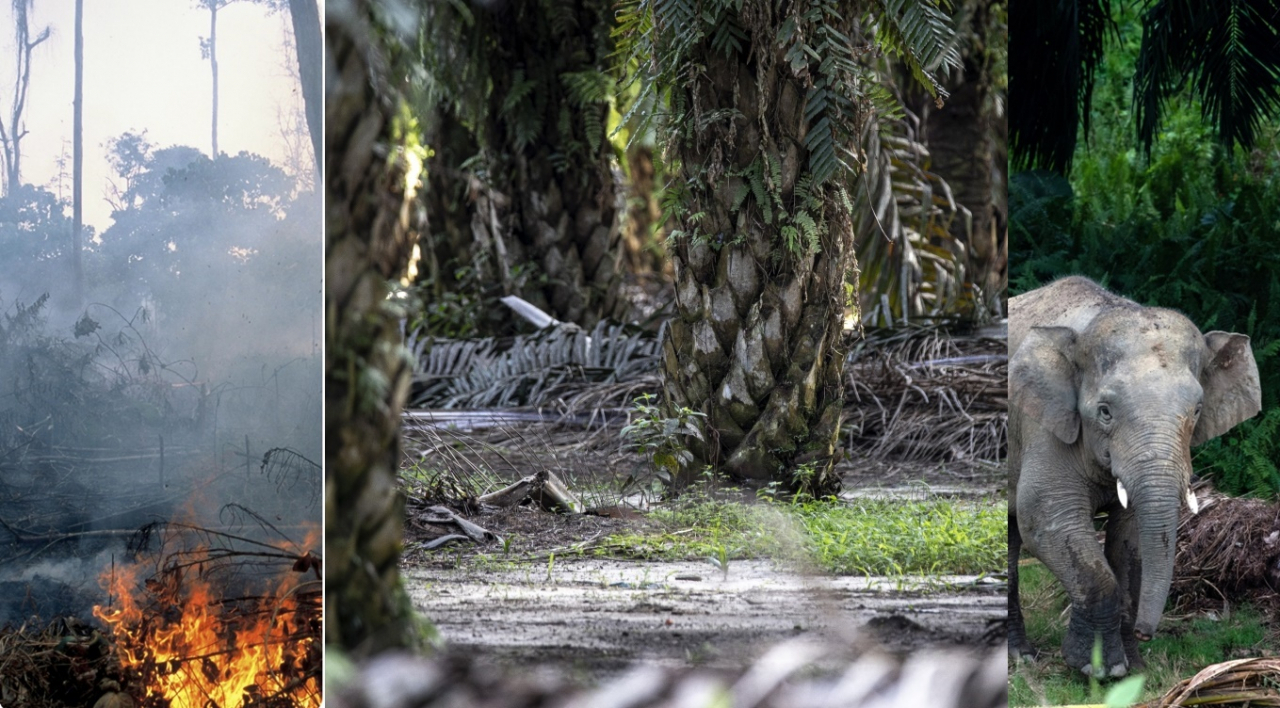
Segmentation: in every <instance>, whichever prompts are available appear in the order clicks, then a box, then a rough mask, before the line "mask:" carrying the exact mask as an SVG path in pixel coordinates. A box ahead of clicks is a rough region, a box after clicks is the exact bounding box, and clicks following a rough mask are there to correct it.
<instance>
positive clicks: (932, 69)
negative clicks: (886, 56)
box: [876, 0, 960, 98]
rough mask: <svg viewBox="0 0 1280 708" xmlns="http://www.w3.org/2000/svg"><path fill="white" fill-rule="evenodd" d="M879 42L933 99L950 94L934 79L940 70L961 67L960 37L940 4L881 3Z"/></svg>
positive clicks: (915, 1)
mask: <svg viewBox="0 0 1280 708" xmlns="http://www.w3.org/2000/svg"><path fill="white" fill-rule="evenodd" d="M880 7H881V13H880V17H879V18H878V19H879V20H880V22H879V24H878V25H877V27H876V30H877V35H876V39H877V41H878V42H879V44H880V45H881V46H882V47H884V48H885V50H886V51H887V52H888V53H890V54H891V55H896V56H898V57H901V58H902V62H903V64H905V65H906V66H907V68H908V69H909V70H910V71H911V75H912V76H914V77H915V79H916V81H919V82H920V84H921V85H923V86H925V87H927V88H928V89H929V92H930V94H931V95H933V96H940V97H942V98H946V96H947V92H946V90H945V89H944V88H943V87H942V84H941V83H939V82H938V80H937V79H936V78H935V74H936V73H937V72H940V71H943V72H945V71H948V70H950V69H954V68H957V67H959V66H960V38H959V36H958V34H957V32H956V30H955V27H954V26H953V25H952V22H951V18H949V17H947V15H946V13H944V12H943V11H942V10H941V9H940V8H938V6H937V5H935V4H934V3H932V2H927V1H924V2H922V1H921V0H880Z"/></svg>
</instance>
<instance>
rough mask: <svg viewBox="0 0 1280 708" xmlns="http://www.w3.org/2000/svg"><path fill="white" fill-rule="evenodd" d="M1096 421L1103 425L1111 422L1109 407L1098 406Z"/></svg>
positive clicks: (1100, 404) (1105, 405)
mask: <svg viewBox="0 0 1280 708" xmlns="http://www.w3.org/2000/svg"><path fill="white" fill-rule="evenodd" d="M1098 420H1100V421H1102V422H1103V423H1110V422H1111V406H1108V405H1107V404H1105V403H1099V404H1098Z"/></svg>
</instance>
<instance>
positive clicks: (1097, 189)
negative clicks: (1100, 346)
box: [1009, 17, 1280, 496]
mask: <svg viewBox="0 0 1280 708" xmlns="http://www.w3.org/2000/svg"><path fill="white" fill-rule="evenodd" d="M1130 19H1131V18H1130ZM1140 32H1141V30H1140V28H1139V27H1138V26H1137V24H1136V23H1135V22H1132V21H1126V20H1125V18H1123V17H1122V18H1121V22H1120V37H1119V40H1118V41H1117V42H1116V45H1117V46H1116V47H1115V50H1114V51H1109V52H1108V53H1107V54H1106V57H1105V61H1104V63H1103V65H1102V66H1101V67H1100V68H1099V74H1098V87H1097V90H1096V91H1095V94H1094V98H1093V107H1092V114H1091V119H1092V128H1091V130H1090V133H1089V135H1088V142H1087V143H1086V141H1085V140H1084V139H1082V140H1081V141H1080V143H1079V147H1078V148H1077V151H1076V155H1075V158H1074V164H1073V168H1072V171H1071V173H1070V176H1069V178H1063V177H1060V176H1057V175H1054V174H1052V173H1049V172H1043V171H1024V172H1019V173H1014V174H1013V176H1012V178H1011V184H1010V189H1009V203H1010V228H1011V232H1012V236H1011V238H1010V249H1011V251H1012V253H1011V255H1010V264H1011V273H1010V283H1009V284H1010V289H1011V290H1012V294H1015V295H1016V294H1018V293H1021V292H1026V291H1028V290H1031V289H1034V288H1036V287H1039V286H1040V285H1044V284H1046V283H1048V282H1051V281H1052V280H1054V279H1056V278H1059V277H1062V276H1065V275H1070V274H1082V275H1087V276H1089V277H1091V278H1093V279H1095V280H1097V281H1098V282H1100V283H1102V284H1103V285H1105V286H1106V287H1108V288H1110V289H1112V290H1114V291H1116V292H1119V293H1121V294H1123V295H1125V296H1127V297H1129V298H1132V299H1134V300H1136V301H1138V302H1141V303H1144V304H1148V305H1160V306H1163V307H1170V308H1174V309H1177V310H1179V311H1181V312H1183V313H1185V314H1186V315H1187V316H1188V317H1190V318H1191V319H1192V320H1193V321H1194V322H1196V324H1198V325H1199V326H1200V328H1201V330H1202V331H1210V330H1215V329H1220V330H1227V331H1234V332H1241V333H1244V334H1247V335H1249V337H1250V338H1251V339H1252V345H1253V353H1254V357H1255V358H1256V359H1257V362H1258V368H1259V373H1260V375H1261V380H1262V405H1263V411H1264V413H1263V414H1260V415H1259V416H1258V417H1256V418H1254V419H1252V420H1249V421H1246V422H1245V423H1243V424H1241V425H1240V426H1238V427H1237V428H1236V429H1235V430H1233V431H1231V432H1230V433H1228V434H1227V435H1225V436H1223V437H1222V438H1219V439H1217V440H1214V441H1212V442H1210V443H1207V444H1205V445H1203V446H1201V447H1200V448H1198V449H1197V450H1195V461H1194V464H1195V467H1196V471H1197V472H1198V473H1199V474H1208V475H1211V476H1212V477H1213V478H1214V479H1215V482H1216V484H1217V485H1218V487H1219V488H1220V489H1222V490H1223V491H1226V492H1228V493H1232V494H1257V495H1262V496H1276V495H1277V494H1280V468H1278V467H1277V464H1276V460H1278V459H1280V413H1278V412H1277V411H1276V408H1277V405H1280V357H1278V356H1277V355H1278V354H1280V250H1278V249H1277V247H1276V239H1275V236H1276V233H1277V232H1278V231H1280V151H1278V148H1280V128H1277V127H1274V126H1272V127H1269V128H1264V129H1262V131H1261V133H1260V135H1259V139H1258V143H1257V144H1256V146H1255V147H1254V148H1253V149H1252V150H1250V151H1245V150H1243V149H1242V148H1240V147H1238V146H1237V147H1233V148H1227V147H1224V146H1223V145H1222V144H1221V143H1219V142H1217V141H1215V139H1214V133H1213V128H1212V126H1211V125H1208V124H1206V123H1205V122H1204V120H1203V119H1202V118H1201V112H1200V107H1199V105H1198V103H1197V102H1196V100H1194V98H1193V97H1192V96H1191V95H1190V94H1189V93H1187V94H1184V95H1183V96H1181V97H1180V98H1178V99H1177V100H1174V101H1171V102H1170V103H1169V106H1168V110H1167V112H1166V113H1165V117H1164V122H1163V128H1162V131H1161V132H1160V134H1159V135H1158V136H1157V139H1156V141H1155V143H1154V145H1153V147H1152V151H1151V154H1150V156H1149V157H1148V156H1146V155H1145V154H1144V151H1143V149H1142V147H1141V146H1140V145H1139V143H1138V141H1137V139H1136V137H1135V131H1134V129H1133V122H1132V111H1131V105H1132V104H1131V91H1132V89H1131V85H1130V82H1129V77H1130V76H1132V75H1133V67H1134V61H1135V57H1136V56H1137V47H1138V44H1139V39H1140Z"/></svg>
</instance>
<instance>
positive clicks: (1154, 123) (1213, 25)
mask: <svg viewBox="0 0 1280 708" xmlns="http://www.w3.org/2000/svg"><path fill="white" fill-rule="evenodd" d="M1278 32H1280V16H1277V12H1276V7H1275V3H1274V2H1269V1H1267V2H1262V1H1259V0H1225V1H1224V2H1213V3H1197V2H1190V0H1158V1H1157V2H1155V3H1153V4H1152V5H1151V7H1150V8H1149V9H1148V10H1147V12H1146V13H1145V14H1144V16H1143V27H1142V48H1141V50H1140V52H1139V54H1138V61H1137V65H1136V67H1135V70H1134V92H1133V94H1134V97H1133V102H1134V109H1135V114H1136V117H1137V128H1138V139H1139V141H1140V142H1141V143H1142V146H1143V148H1144V149H1145V150H1146V151H1147V153H1148V154H1149V153H1150V152H1151V146H1152V143H1153V141H1154V140H1155V136H1156V134H1157V132H1158V131H1159V129H1160V119H1161V116H1162V114H1163V107H1164V104H1165V103H1166V102H1167V101H1168V100H1169V98H1170V97H1171V96H1173V95H1175V94H1177V93H1178V92H1179V91H1181V90H1182V88H1183V86H1184V85H1185V84H1186V83H1187V82H1188V81H1190V84H1191V86H1192V88H1193V90H1194V91H1195V93H1196V95H1197V97H1198V98H1199V99H1200V105H1201V111H1202V114H1203V116H1204V118H1205V120H1206V121H1208V122H1210V123H1212V124H1213V125H1214V127H1215V128H1216V131H1217V134H1218V139H1219V140H1220V141H1221V142H1222V143H1223V144H1225V145H1231V144H1233V143H1238V144H1240V145H1242V146H1244V147H1246V148H1248V147H1251V146H1252V145H1253V143H1254V137H1255V136H1256V134H1257V131H1258V127H1259V126H1260V124H1261V122H1262V120H1263V119H1264V118H1267V117H1268V116H1273V115H1275V114H1276V112H1277V110H1280V41H1277V33H1278Z"/></svg>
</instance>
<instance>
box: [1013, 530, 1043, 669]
mask: <svg viewBox="0 0 1280 708" xmlns="http://www.w3.org/2000/svg"><path fill="white" fill-rule="evenodd" d="M1021 551H1022V534H1021V533H1019V532H1018V517H1016V516H1010V517H1009V657H1010V658H1013V659H1020V658H1024V657H1025V658H1028V659H1034V658H1036V653H1037V652H1036V650H1035V647H1033V646H1031V642H1030V641H1029V640H1028V639H1027V628H1026V625H1025V624H1023V621H1022V600H1021V598H1020V597H1019V596H1018V555H1019V553H1021Z"/></svg>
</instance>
